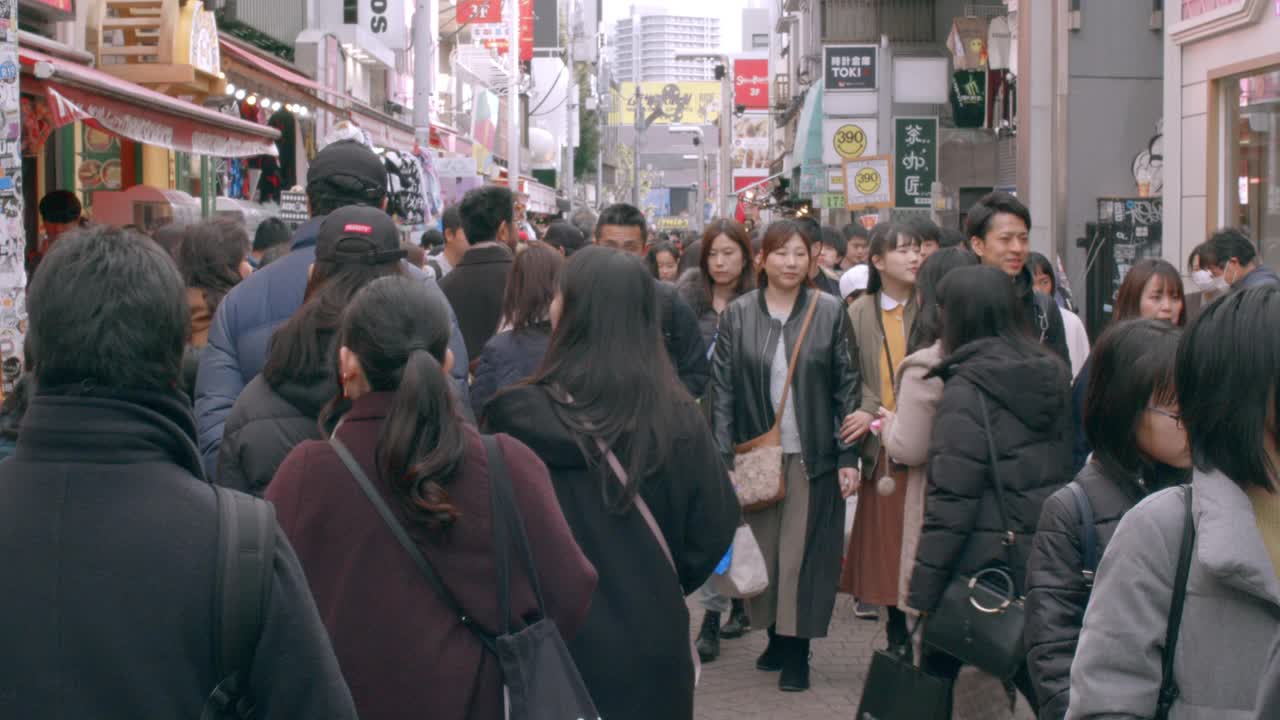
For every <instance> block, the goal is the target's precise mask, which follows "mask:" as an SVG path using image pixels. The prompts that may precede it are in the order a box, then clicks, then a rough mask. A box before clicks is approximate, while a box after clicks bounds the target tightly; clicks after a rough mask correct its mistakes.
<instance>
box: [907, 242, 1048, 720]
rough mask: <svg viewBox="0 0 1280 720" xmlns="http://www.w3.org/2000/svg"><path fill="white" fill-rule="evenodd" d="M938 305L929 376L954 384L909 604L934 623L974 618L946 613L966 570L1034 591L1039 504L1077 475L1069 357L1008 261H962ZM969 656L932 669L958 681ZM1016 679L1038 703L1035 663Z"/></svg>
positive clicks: (932, 469)
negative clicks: (1032, 322)
mask: <svg viewBox="0 0 1280 720" xmlns="http://www.w3.org/2000/svg"><path fill="white" fill-rule="evenodd" d="M939 303H940V304H941V306H942V349H943V351H944V353H945V358H944V360H943V361H942V363H941V364H940V365H938V367H937V368H936V369H935V370H934V371H933V372H932V373H930V375H936V376H938V377H941V378H942V380H943V383H944V386H943V390H942V399H941V400H940V401H939V403H938V410H937V413H936V415H935V418H934V422H933V440H932V445H931V447H930V449H929V485H928V490H927V493H926V496H925V505H924V529H923V532H922V533H921V536H920V545H919V548H918V549H917V551H916V564H915V568H914V569H913V570H912V574H911V584H910V591H909V593H908V596H907V603H908V604H909V605H910V606H911V607H912V608H914V609H915V610H917V611H919V612H921V613H924V614H927V615H928V616H929V618H928V620H927V621H926V622H944V621H957V622H963V619H959V620H956V619H955V618H947V617H945V615H942V616H939V615H938V612H937V611H938V604H939V602H940V601H941V599H942V596H943V592H944V591H945V590H946V588H947V586H948V585H949V584H951V583H952V582H958V581H959V578H958V577H957V576H963V577H975V574H976V573H978V572H980V571H984V572H986V573H989V574H999V575H1001V576H1002V577H1004V578H1007V580H1005V582H1009V583H1012V586H1013V587H1012V588H1011V592H1012V593H1014V595H1015V596H1022V595H1023V594H1024V593H1025V592H1026V587H1027V584H1026V567H1027V557H1028V555H1030V552H1031V540H1032V537H1033V535H1034V533H1035V529H1036V521H1037V520H1038V519H1039V517H1040V508H1041V506H1042V505H1043V504H1044V501H1045V499H1046V498H1048V497H1049V496H1050V495H1051V494H1053V493H1054V492H1055V491H1057V489H1058V488H1060V487H1062V486H1063V485H1065V484H1066V482H1067V480H1068V479H1069V477H1070V476H1069V471H1070V465H1071V447H1070V426H1069V423H1070V414H1069V412H1068V408H1069V405H1068V385H1069V383H1070V377H1069V375H1068V369H1067V367H1066V364H1065V363H1064V362H1063V361H1062V360H1060V359H1059V358H1058V357H1055V356H1053V355H1051V354H1050V351H1047V350H1046V349H1045V348H1044V347H1043V346H1042V345H1041V344H1040V343H1038V342H1036V338H1034V337H1032V336H1031V335H1030V334H1029V332H1028V328H1027V324H1026V322H1025V320H1024V314H1023V312H1022V310H1021V309H1020V307H1019V301H1018V298H1017V296H1016V295H1015V293H1014V287H1013V285H1012V284H1010V283H1009V277H1008V275H1006V274H1005V273H1004V272H1003V271H1002V270H1000V269H999V268H995V267H991V266H987V265H982V266H977V267H966V268H959V269H957V270H953V271H951V272H950V273H948V274H947V276H946V277H945V278H943V280H942V286H941V288H940V292H939ZM992 448H994V453H993V451H992ZM997 482H998V483H1000V486H999V488H997V486H996V483H997ZM944 612H945V611H944ZM925 634H926V636H928V634H929V632H928V629H927V628H926V631H925ZM962 664H963V663H962V662H961V661H960V660H958V659H956V658H954V657H952V656H951V655H948V654H946V653H943V652H941V651H938V650H935V649H929V650H926V652H925V656H924V667H925V669H926V670H927V671H929V672H931V673H932V674H934V675H938V676H941V677H947V678H952V679H954V678H955V677H956V675H957V674H958V673H959V671H960V668H961V666H962ZM1014 682H1015V684H1016V685H1017V686H1018V689H1019V690H1021V692H1022V694H1023V696H1024V697H1026V699H1027V702H1028V703H1030V704H1031V706H1032V707H1033V708H1034V707H1037V705H1036V696H1035V693H1034V691H1033V690H1032V687H1031V683H1030V678H1029V677H1028V675H1027V669H1026V665H1025V662H1024V664H1023V665H1022V667H1021V669H1020V670H1019V671H1018V672H1017V673H1016V675H1015V676H1014Z"/></svg>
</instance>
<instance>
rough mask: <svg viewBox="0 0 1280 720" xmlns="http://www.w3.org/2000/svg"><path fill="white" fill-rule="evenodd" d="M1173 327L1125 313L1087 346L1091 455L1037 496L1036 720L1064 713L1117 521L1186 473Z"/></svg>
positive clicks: (1029, 632)
mask: <svg viewBox="0 0 1280 720" xmlns="http://www.w3.org/2000/svg"><path fill="white" fill-rule="evenodd" d="M1181 334H1182V333H1181V331H1180V330H1179V329H1178V328H1176V327H1174V326H1172V325H1170V324H1168V323H1166V322H1163V321H1160V320H1143V319H1137V320H1129V321H1126V322H1122V323H1120V324H1118V325H1113V326H1112V327H1111V328H1110V329H1109V330H1107V331H1106V332H1105V333H1103V335H1102V337H1101V338H1100V339H1099V341H1098V345H1097V347H1096V349H1095V350H1094V354H1093V362H1092V367H1091V368H1090V377H1089V394H1088V397H1087V398H1086V401H1085V414H1084V429H1085V433H1086V434H1087V435H1088V437H1089V442H1090V444H1091V445H1092V446H1093V457H1092V459H1091V460H1090V461H1089V463H1088V464H1087V465H1085V467H1084V469H1083V470H1081V471H1080V473H1079V474H1078V475H1076V479H1075V482H1073V483H1072V484H1071V485H1070V486H1068V487H1065V488H1063V489H1061V490H1059V491H1057V492H1056V493H1054V494H1053V495H1052V496H1051V497H1050V498H1049V499H1048V500H1046V501H1045V504H1044V508H1043V510H1042V511H1041V514H1040V525H1039V527H1038V528H1037V530H1036V535H1035V541H1034V542H1033V544H1032V550H1031V559H1030V560H1029V562H1028V579H1027V587H1028V591H1027V603H1026V607H1027V624H1026V628H1025V632H1024V636H1025V638H1026V646H1027V650H1028V663H1029V671H1030V673H1031V681H1032V683H1034V685H1035V688H1036V697H1037V698H1038V699H1039V701H1040V720H1062V718H1063V717H1064V716H1065V715H1066V713H1067V701H1068V699H1069V697H1070V684H1071V683H1070V680H1071V660H1072V658H1073V657H1074V656H1075V650H1076V642H1077V640H1078V639H1079V637H1080V626H1081V624H1082V623H1083V621H1084V610H1085V606H1086V605H1087V604H1088V602H1089V593H1090V589H1091V586H1092V578H1093V573H1094V571H1095V570H1096V569H1097V564H1098V560H1099V559H1100V558H1101V557H1102V553H1103V551H1104V550H1105V549H1106V547H1107V542H1108V541H1109V540H1110V539H1111V536H1112V534H1114V533H1115V531H1116V526H1117V525H1118V524H1119V523H1120V518H1121V517H1123V516H1124V514H1125V513H1127V512H1128V511H1129V510H1130V509H1131V508H1132V507H1133V506H1134V505H1136V504H1137V503H1138V502H1140V501H1141V500H1142V499H1143V498H1144V497H1146V496H1147V495H1149V494H1151V493H1153V492H1155V491H1156V490H1160V489H1162V488H1165V487H1169V486H1171V485H1177V484H1178V483H1182V482H1185V481H1186V480H1187V478H1188V469H1189V468H1190V466H1191V453H1190V450H1188V448H1187V434H1186V432H1185V431H1184V430H1183V429H1182V421H1181V417H1180V415H1179V411H1178V399H1177V394H1176V391H1175V388H1174V378H1173V373H1174V359H1175V358H1176V357H1177V352H1178V339H1179V337H1180V336H1181ZM1086 515H1087V516H1089V517H1091V518H1092V522H1091V523H1087V524H1086V522H1085V520H1084V518H1085V517H1086ZM1086 534H1087V536H1086ZM1090 548H1092V549H1090Z"/></svg>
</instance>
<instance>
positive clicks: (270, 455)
mask: <svg viewBox="0 0 1280 720" xmlns="http://www.w3.org/2000/svg"><path fill="white" fill-rule="evenodd" d="M337 394H338V383H337V381H336V380H335V379H333V377H332V376H330V377H327V378H324V379H322V380H316V381H312V382H292V381H290V382H285V383H282V384H281V385H280V386H279V387H275V388H273V387H272V386H271V385H270V384H269V383H268V382H267V380H266V378H264V377H263V376H262V375H258V376H257V377H255V378H254V379H253V380H252V381H251V382H250V383H249V384H248V386H246V387H245V389H244V392H243V393H241V394H240V397H239V398H237V399H236V404H235V406H234V407H232V408H231V415H230V416H229V417H228V418H227V425H226V434H225V435H224V436H223V438H222V447H221V448H219V449H218V484H220V485H225V486H227V487H230V488H235V489H236V490H241V491H243V492H247V493H253V494H254V495H257V496H258V497H261V496H262V494H263V493H264V492H266V490H267V485H268V484H269V483H270V482H271V478H273V477H275V474H276V469H277V468H279V467H280V463H282V462H284V459H285V458H286V457H287V456H288V455H289V451H290V450H293V448H294V447H295V446H297V445H298V444H299V443H301V442H302V441H303V440H316V439H319V438H320V428H319V425H318V422H317V418H319V417H320V411H321V410H322V409H324V406H325V404H327V403H328V402H329V401H330V400H332V399H333V397H334V396H335V395H337Z"/></svg>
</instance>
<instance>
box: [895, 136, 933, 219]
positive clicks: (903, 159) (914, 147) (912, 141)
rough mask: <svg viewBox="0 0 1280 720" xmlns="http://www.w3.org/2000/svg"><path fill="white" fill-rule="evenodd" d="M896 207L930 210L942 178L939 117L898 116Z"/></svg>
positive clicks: (896, 137)
mask: <svg viewBox="0 0 1280 720" xmlns="http://www.w3.org/2000/svg"><path fill="white" fill-rule="evenodd" d="M893 158H894V165H895V172H894V177H895V178H896V182H895V184H894V192H893V206H894V207H899V208H917V209H922V210H928V209H929V208H930V207H931V205H932V194H933V183H934V181H935V180H937V179H938V118H936V117H920V118H911V117H907V118H894V119H893Z"/></svg>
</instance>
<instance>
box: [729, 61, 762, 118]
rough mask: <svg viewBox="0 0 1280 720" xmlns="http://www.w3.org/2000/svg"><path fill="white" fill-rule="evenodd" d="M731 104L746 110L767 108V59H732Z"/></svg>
mask: <svg viewBox="0 0 1280 720" xmlns="http://www.w3.org/2000/svg"><path fill="white" fill-rule="evenodd" d="M733 104H734V105H735V106H737V105H741V106H742V107H744V108H746V109H747V110H768V109H769V60H768V59H767V58H765V59H748V60H734V61H733Z"/></svg>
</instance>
